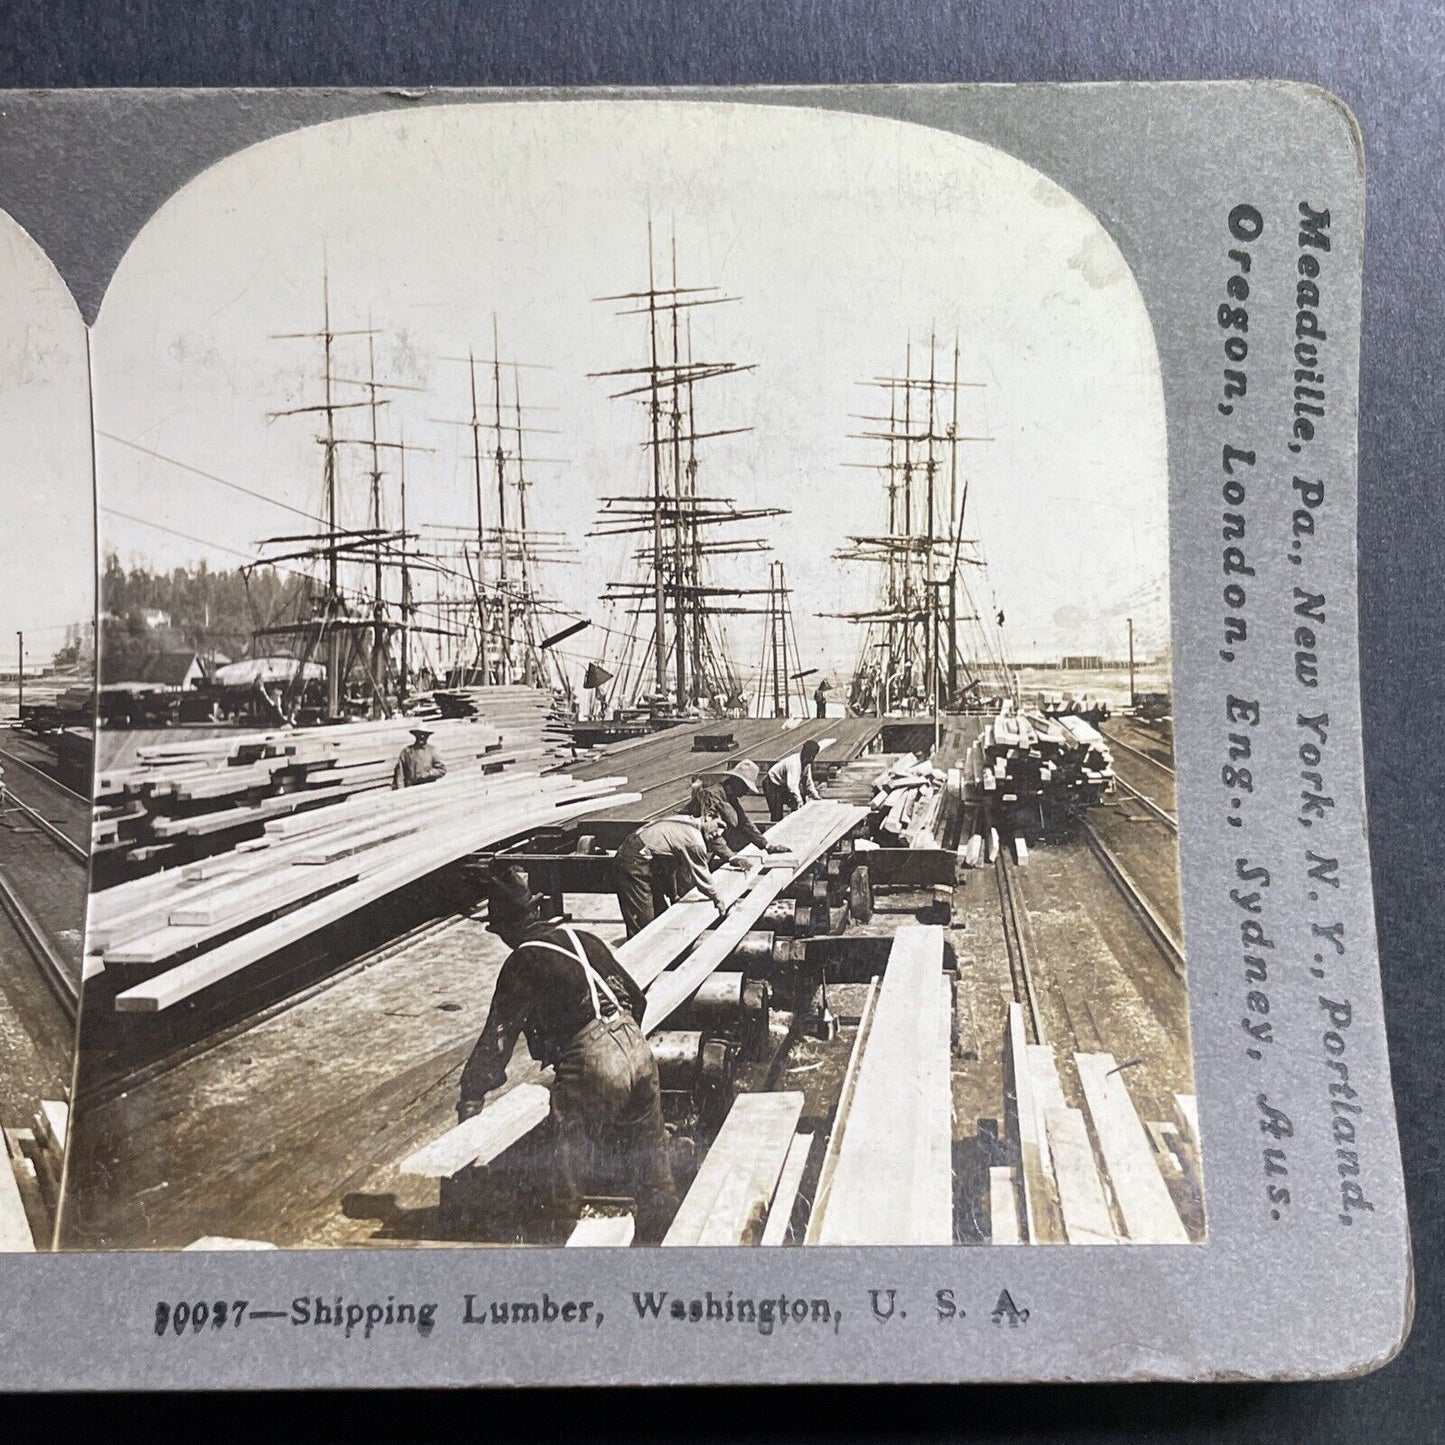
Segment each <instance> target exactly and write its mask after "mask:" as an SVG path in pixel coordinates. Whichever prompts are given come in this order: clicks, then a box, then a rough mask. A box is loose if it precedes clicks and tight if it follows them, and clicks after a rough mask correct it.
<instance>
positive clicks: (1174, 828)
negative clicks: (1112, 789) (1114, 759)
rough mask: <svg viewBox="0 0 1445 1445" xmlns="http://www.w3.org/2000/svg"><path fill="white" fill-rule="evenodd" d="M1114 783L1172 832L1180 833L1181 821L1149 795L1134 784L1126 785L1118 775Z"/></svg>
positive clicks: (1115, 776)
mask: <svg viewBox="0 0 1445 1445" xmlns="http://www.w3.org/2000/svg"><path fill="white" fill-rule="evenodd" d="M1114 783H1115V785H1116V786H1117V787H1118V788H1120V789H1121V790H1122V791H1123V792H1125V793H1127V794H1128V796H1129V797H1130V799H1131V800H1132V801H1134V802H1136V803H1138V804H1140V806H1142V807H1143V808H1144V809H1145V810H1146V811H1147V812H1149V813H1150V814H1152V815H1153V817H1154V818H1156V819H1157V820H1158V821H1159V822H1161V823H1163V824H1164V826H1165V827H1166V828H1168V829H1169V830H1170V831H1171V832H1174V833H1177V832H1178V831H1179V819H1178V818H1177V817H1175V815H1174V814H1173V813H1171V812H1169V811H1168V810H1167V809H1166V808H1161V807H1160V806H1159V804H1158V803H1156V802H1155V801H1154V799H1153V798H1151V797H1150V796H1149V795H1148V794H1147V793H1141V792H1140V791H1139V789H1138V788H1136V787H1135V786H1134V785H1133V784H1132V783H1126V782H1125V781H1124V780H1123V778H1121V777H1119V776H1118V774H1117V773H1116V774H1115V775H1114Z"/></svg>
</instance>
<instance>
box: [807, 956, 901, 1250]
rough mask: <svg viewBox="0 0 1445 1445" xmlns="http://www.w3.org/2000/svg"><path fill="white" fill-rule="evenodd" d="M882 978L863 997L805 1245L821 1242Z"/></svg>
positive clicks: (814, 1196)
mask: <svg viewBox="0 0 1445 1445" xmlns="http://www.w3.org/2000/svg"><path fill="white" fill-rule="evenodd" d="M882 981H883V980H882V979H881V978H878V977H876V976H875V977H874V978H873V979H871V980H870V981H869V984H868V992H867V993H866V994H864V996H863V1007H862V1009H861V1010H860V1011H859V1014H858V1032H857V1033H856V1034H854V1035H853V1048H852V1051H851V1052H850V1053H849V1055H848V1067H847V1068H846V1069H845V1070H844V1071H843V1084H842V1087H841V1088H840V1089H839V1090H838V1102H837V1104H836V1105H835V1106H834V1109H833V1127H832V1129H831V1130H830V1131H829V1133H828V1142H827V1144H826V1146H825V1147H824V1151H823V1167H822V1169H821V1170H820V1171H819V1174H818V1187H817V1189H816V1190H815V1191H814V1194H813V1208H812V1212H811V1213H810V1214H809V1216H808V1228H807V1231H806V1233H805V1234H804V1236H803V1242H804V1243H805V1244H817V1243H818V1239H817V1235H818V1232H819V1231H820V1230H821V1228H822V1225H823V1215H824V1214H825V1213H826V1210H827V1203H828V1196H829V1195H830V1194H831V1192H832V1188H833V1176H834V1175H835V1174H836V1173H837V1172H838V1155H839V1153H840V1152H841V1150H842V1148H843V1135H844V1133H845V1132H846V1131H847V1127H848V1110H849V1109H850V1108H851V1107H852V1103H853V1094H854V1091H855V1090H856V1088H857V1086H858V1067H859V1065H860V1064H861V1063H862V1060H863V1048H864V1045H865V1044H866V1043H867V1042H868V1031H869V1029H870V1028H871V1027H872V1025H873V1010H874V1008H875V1007H876V1005H877V1002H878V988H879V985H880V984H881V983H882Z"/></svg>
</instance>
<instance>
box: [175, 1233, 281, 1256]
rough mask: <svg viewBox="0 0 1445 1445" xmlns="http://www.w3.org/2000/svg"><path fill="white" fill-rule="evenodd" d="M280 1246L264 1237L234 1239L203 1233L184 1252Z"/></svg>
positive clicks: (274, 1247) (227, 1236)
mask: <svg viewBox="0 0 1445 1445" xmlns="http://www.w3.org/2000/svg"><path fill="white" fill-rule="evenodd" d="M278 1247H279V1246H277V1245H274V1244H271V1243H269V1242H268V1241H267V1240H264V1239H232V1238H231V1237H230V1236H229V1235H225V1234H203V1235H202V1236H201V1237H200V1238H199V1239H193V1240H192V1241H191V1242H190V1243H189V1244H188V1245H186V1246H185V1247H184V1249H183V1250H182V1253H184V1252H185V1250H188V1249H202V1250H206V1249H217V1250H219V1249H243V1250H244V1249H276V1248H278Z"/></svg>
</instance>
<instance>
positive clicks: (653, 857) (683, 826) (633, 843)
mask: <svg viewBox="0 0 1445 1445" xmlns="http://www.w3.org/2000/svg"><path fill="white" fill-rule="evenodd" d="M722 833H723V825H722V820H721V819H719V818H716V817H713V816H711V815H709V816H707V817H704V818H689V817H687V816H686V815H684V814H676V815H674V816H673V817H670V818H659V819H657V820H656V822H652V823H644V824H643V825H642V827H640V828H639V829H637V831H636V832H635V833H629V834H628V835H627V837H625V838H624V839H623V840H622V845H621V846H620V847H619V848H618V850H617V853H616V855H615V856H614V858H613V860H612V868H613V874H614V877H615V879H616V885H617V901H618V903H619V904H620V905H621V907H622V921H623V923H624V924H626V925H627V936H628V937H629V938H632V937H633V936H634V935H635V934H638V933H641V932H642V930H643V929H644V928H646V927H647V925H648V924H649V923H651V922H652V920H653V919H654V918H656V917H657V915H658V914H659V913H661V912H662V911H663V910H664V909H666V908H668V907H670V906H671V904H672V903H674V902H675V901H676V900H677V899H678V898H681V897H682V895H683V894H685V893H686V892H688V890H689V889H692V888H696V889H697V891H698V892H699V893H701V894H702V896H703V897H704V898H707V899H710V900H711V902H712V905H713V907H714V908H716V909H717V911H718V916H719V917H720V918H726V917H727V912H728V906H727V904H725V903H724V902H723V901H722V899H721V897H719V895H718V891H717V887H716V886H715V885H714V883H713V881H712V873H711V871H710V870H709V868H708V850H709V848H711V847H712V845H713V843H714V842H715V841H717V840H719V839H721V837H722Z"/></svg>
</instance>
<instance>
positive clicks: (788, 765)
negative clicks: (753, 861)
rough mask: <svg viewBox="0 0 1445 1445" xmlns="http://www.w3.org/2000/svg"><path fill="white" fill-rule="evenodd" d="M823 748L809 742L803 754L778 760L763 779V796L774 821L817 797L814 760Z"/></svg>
mask: <svg viewBox="0 0 1445 1445" xmlns="http://www.w3.org/2000/svg"><path fill="white" fill-rule="evenodd" d="M821 751H822V749H821V748H820V747H819V746H818V744H817V742H815V741H813V740H811V739H810V740H809V741H808V742H806V743H804V744H803V747H802V751H801V752H796V753H792V754H790V755H789V756H788V757H786V758H779V759H778V761H777V762H775V763H774V764H773V765H772V767H770V768H769V769H768V771H767V773H766V774H765V775H764V777H763V796H764V797H765V798H766V799H767V800H768V812H769V813H771V814H772V818H773V822H775V823H776V822H777V821H778V820H779V819H780V818H783V817H785V816H786V815H787V814H789V813H795V812H797V810H798V809H799V808H801V807H802V806H803V804H804V803H807V802H810V801H814V800H816V799H817V798H818V796H819V793H818V785H817V783H816V782H815V781H814V780H813V759H814V758H816V757H817V756H818V754H819V753H820V752H821Z"/></svg>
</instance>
